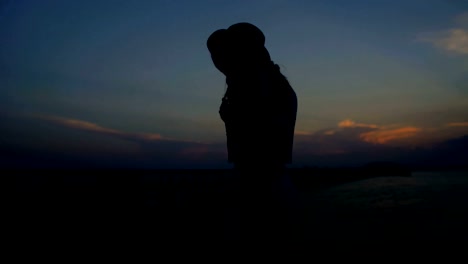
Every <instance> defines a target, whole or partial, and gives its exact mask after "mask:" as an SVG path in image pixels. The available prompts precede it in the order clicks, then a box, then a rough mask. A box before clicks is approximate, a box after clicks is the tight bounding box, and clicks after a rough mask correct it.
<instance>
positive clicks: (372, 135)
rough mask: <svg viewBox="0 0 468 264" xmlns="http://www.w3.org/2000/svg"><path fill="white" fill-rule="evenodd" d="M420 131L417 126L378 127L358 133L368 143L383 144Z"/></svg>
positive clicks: (408, 136) (411, 135)
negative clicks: (377, 128)
mask: <svg viewBox="0 0 468 264" xmlns="http://www.w3.org/2000/svg"><path fill="white" fill-rule="evenodd" d="M420 131H421V129H420V128H417V127H402V128H396V129H380V130H375V131H370V132H365V133H362V134H360V138H361V139H362V140H363V141H365V142H369V143H374V144H385V143H388V142H389V141H394V140H399V139H405V138H410V137H413V136H415V135H416V134H417V133H419V132H420Z"/></svg>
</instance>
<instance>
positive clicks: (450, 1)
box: [0, 0, 468, 168]
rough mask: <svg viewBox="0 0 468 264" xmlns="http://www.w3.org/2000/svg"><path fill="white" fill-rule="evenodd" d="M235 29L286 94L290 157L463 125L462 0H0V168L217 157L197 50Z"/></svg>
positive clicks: (341, 153)
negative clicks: (243, 26)
mask: <svg viewBox="0 0 468 264" xmlns="http://www.w3.org/2000/svg"><path fill="white" fill-rule="evenodd" d="M237 22H250V23H253V24H255V25H257V26H258V27H259V28H260V29H262V31H263V32H264V34H265V36H266V47H267V48H268V50H269V51H270V54H271V56H272V59H273V60H274V61H275V62H276V63H277V64H279V65H280V66H281V68H282V72H283V73H284V74H285V76H286V77H287V78H288V79H289V81H290V83H291V85H292V86H293V88H294V89H295V91H296V93H297V95H298V99H299V108H298V119H297V123H296V135H297V136H296V138H295V148H294V149H295V154H294V155H295V161H294V164H293V165H297V166H302V165H304V164H309V163H310V164H315V165H321V163H320V162H322V158H324V157H331V156H333V157H335V158H336V159H333V158H330V160H329V161H327V162H329V164H334V165H339V164H344V163H347V162H348V163H352V162H351V160H349V159H346V158H344V157H345V156H348V157H349V155H352V156H354V157H356V155H354V154H355V153H361V154H362V155H363V156H362V159H360V160H353V162H363V161H366V160H369V159H370V158H372V157H374V158H375V157H379V158H382V159H392V158H395V157H401V155H403V154H404V153H407V152H405V151H409V150H414V149H415V148H423V147H424V148H431V147H434V146H435V145H437V144H439V143H440V142H445V141H447V140H450V139H455V138H460V137H462V136H463V135H466V134H468V77H467V76H468V2H467V1H465V0H410V1H408V0H356V1H348V0H334V1H330V0H323V1H319V0H317V1H293V0H291V1H280V0H270V1H267V0H264V1H222V0H219V1H202V0H200V1H188V0H187V1H169V0H167V1H162V0H160V1H159V0H154V1H149V0H148V1H141V0H135V1H120V0H81V1H71V0H62V1H60V0H56V1H52V0H41V1H36V0H28V1H27V0H14V1H13V0H10V1H9V0H4V1H1V2H0V154H1V157H0V158H1V162H0V164H3V165H2V166H9V165H12V166H23V167H25V166H26V167H27V166H41V165H44V166H49V165H50V166H56V165H58V164H68V163H69V164H72V166H78V165H79V164H82V165H83V166H87V165H89V164H93V165H96V166H105V167H120V166H124V167H156V168H159V167H168V168H169V167H170V168H176V167H184V168H189V167H210V168H211V167H225V166H227V162H226V150H225V134H224V124H223V123H222V121H221V119H220V118H219V115H218V108H219V105H220V102H221V97H222V95H223V93H224V89H225V82H224V78H223V75H222V74H221V73H219V72H218V71H217V70H216V69H215V67H214V66H213V64H212V62H211V59H210V56H209V53H208V50H207V48H206V44H205V43H206V39H207V38H208V36H209V35H210V34H211V33H212V32H213V31H215V30H216V29H219V28H227V27H228V26H230V25H231V24H234V23H237ZM264 133H268V131H264ZM396 149H398V150H399V151H396ZM377 152H378V153H380V154H379V155H381V156H379V155H377V156H376V154H375V153H377ZM363 153H364V154H363ZM366 153H367V154H366ZM402 153H403V154H402ZM314 160H315V162H314ZM319 161H320V162H319ZM47 164H49V165H47ZM77 164H78V165H77ZM323 164H325V163H323ZM327 164H328V163H327Z"/></svg>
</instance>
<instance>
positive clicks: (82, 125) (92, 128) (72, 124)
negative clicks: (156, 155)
mask: <svg viewBox="0 0 468 264" xmlns="http://www.w3.org/2000/svg"><path fill="white" fill-rule="evenodd" d="M37 117H38V118H40V119H43V120H47V121H49V122H52V123H55V124H58V125H61V126H64V127H69V128H73V129H79V130H84V131H89V132H94V133H99V134H105V135H113V136H118V137H121V138H126V139H140V140H146V141H154V140H162V139H164V138H163V137H162V136H161V135H160V134H155V133H128V132H124V131H120V130H116V129H112V128H107V127H103V126H100V125H98V124H95V123H91V122H88V121H83V120H78V119H70V118H63V117H57V116H37Z"/></svg>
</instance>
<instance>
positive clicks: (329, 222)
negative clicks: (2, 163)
mask: <svg viewBox="0 0 468 264" xmlns="http://www.w3.org/2000/svg"><path fill="white" fill-rule="evenodd" d="M383 168H385V166H384V165H382V164H377V165H376V164H373V165H372V164H371V165H368V166H364V167H359V168H296V169H289V170H288V172H287V173H288V174H289V175H290V176H291V178H292V181H293V184H294V186H295V191H297V193H298V194H299V196H300V197H301V203H302V204H303V212H302V216H301V217H298V219H297V223H296V224H297V226H299V228H300V230H302V231H301V232H300V235H299V236H298V237H296V239H300V240H331V241H337V240H338V241H340V240H378V241H393V240H399V241H401V242H403V241H408V240H410V241H412V240H423V239H424V240H427V239H429V240H440V239H442V240H458V239H463V240H467V239H468V227H467V226H466V225H465V223H466V222H467V221H468V207H467V206H466V203H464V202H468V196H467V195H466V190H468V189H467V187H468V172H467V171H466V170H464V171H463V170H461V171H460V170H448V169H445V170H442V169H440V170H439V171H436V172H434V171H429V172H423V171H418V172H416V175H419V174H421V173H422V174H424V173H436V174H437V173H438V175H439V174H440V175H441V176H438V177H439V178H438V179H443V178H444V177H446V176H444V175H449V176H450V175H452V174H454V173H455V174H454V175H456V177H455V178H454V177H453V176H452V178H450V177H448V178H447V179H448V180H447V181H453V179H458V180H460V179H462V181H461V182H460V181H459V182H452V183H450V184H448V185H444V186H448V187H447V188H445V189H443V188H439V189H440V190H434V189H431V188H434V186H433V185H431V184H426V185H424V186H423V185H421V184H419V183H417V181H420V180H418V179H419V178H421V177H419V178H418V177H416V178H415V177H414V175H415V172H412V171H411V169H409V168H404V167H398V166H395V165H393V166H391V167H388V166H387V167H386V169H383ZM418 173H419V174H418ZM3 175H5V176H3V177H2V179H3V180H4V183H3V184H2V185H3V186H4V187H6V190H7V193H8V194H9V195H8V199H9V202H8V204H9V206H10V208H9V209H11V213H10V214H8V215H9V217H8V218H9V219H10V220H11V227H12V228H11V229H10V230H12V231H13V232H14V233H16V234H17V235H19V234H21V236H19V237H23V238H24V237H29V238H31V239H34V238H40V237H41V236H42V235H47V236H53V237H56V236H58V237H60V238H61V239H65V240H67V239H74V238H77V237H96V238H98V237H100V238H102V239H109V238H112V237H116V238H117V237H119V238H122V237H141V236H142V237H148V238H151V239H153V240H172V239H175V240H179V239H184V240H199V239H201V238H203V239H207V238H209V239H237V238H238V237H237V235H236V234H237V233H236V232H238V231H239V226H238V217H239V216H238V213H237V212H238V211H237V210H238V201H236V199H235V198H234V197H235V194H236V192H238V190H239V189H238V182H237V179H236V176H235V174H234V173H233V171H231V170H16V171H5V172H4V173H3ZM424 177H426V176H423V177H422V178H421V179H424ZM415 179H416V180H415ZM379 182H381V183H379ZM409 182H410V183H411V184H413V183H412V182H414V183H415V184H414V185H411V184H410V185H408V184H409ZM366 184H367V185H369V186H371V187H372V188H373V189H369V188H368V186H367V185H366ZM353 186H356V187H355V188H354V187H353ZM375 186H378V189H375ZM408 186H409V187H408ZM421 186H422V187H424V188H422V187H421ZM437 186H439V187H440V186H442V185H440V184H438V185H437ZM340 188H341V189H340ZM349 188H351V189H349ZM353 188H354V192H355V191H356V190H358V191H359V193H357V194H356V193H353V194H352V192H353V191H350V190H353ZM365 190H367V193H365ZM369 190H370V191H369ZM347 195H348V196H347ZM350 195H351V196H350ZM364 196H365V197H364ZM363 197H364V198H363ZM382 197H383V198H382ZM385 197H386V198H385ZM389 197H390V198H389ZM379 199H380V200H379ZM454 203H456V204H454ZM272 232H274V230H272Z"/></svg>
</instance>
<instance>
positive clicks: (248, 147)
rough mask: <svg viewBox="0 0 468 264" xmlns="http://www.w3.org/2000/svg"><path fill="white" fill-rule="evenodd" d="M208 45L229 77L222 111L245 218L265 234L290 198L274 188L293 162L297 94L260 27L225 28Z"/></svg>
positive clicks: (229, 156) (214, 59)
mask: <svg viewBox="0 0 468 264" xmlns="http://www.w3.org/2000/svg"><path fill="white" fill-rule="evenodd" d="M207 46H208V50H209V51H210V53H211V58H212V60H213V63H214V65H215V66H216V68H217V69H218V70H219V71H221V72H222V73H223V74H224V75H225V76H226V83H227V86H228V87H227V90H226V93H225V95H224V97H223V99H222V104H221V106H220V110H219V114H220V116H221V119H222V120H223V121H224V124H225V128H226V137H227V150H228V161H229V162H231V163H233V164H234V168H235V169H236V170H237V171H238V172H239V173H240V179H241V191H242V192H241V195H242V197H243V201H244V203H243V209H245V211H244V220H245V219H246V218H247V217H249V218H250V219H252V224H251V225H249V227H250V228H251V229H250V230H249V231H252V232H260V230H261V229H264V230H263V232H260V233H261V234H260V233H259V235H260V236H263V235H265V232H266V233H269V234H270V235H271V233H272V232H273V233H274V232H278V225H279V224H280V222H281V221H279V220H280V218H282V217H284V214H285V212H284V211H282V213H281V214H280V215H279V216H273V214H274V212H277V211H278V210H274V209H275V207H277V206H278V203H279V202H284V199H283V200H281V199H280V200H281V201H278V199H277V198H278V196H277V195H274V193H275V191H274V190H273V189H274V188H276V189H278V186H280V185H281V184H279V182H280V181H281V180H282V179H283V178H282V177H285V175H284V168H285V164H287V163H290V162H291V161H292V148H293V138H294V127H295V123H296V113H297V97H296V93H295V92H294V90H293V89H292V87H291V86H290V84H289V82H288V80H287V79H286V78H285V77H284V76H283V74H281V72H280V68H279V66H278V65H276V64H275V63H274V62H273V61H272V60H271V58H270V54H269V52H268V50H267V49H266V48H265V36H264V35H263V33H262V31H261V30H260V29H258V28H257V27H256V26H254V25H252V24H249V23H238V24H234V25H232V26H230V27H229V28H227V29H219V30H217V31H215V32H213V33H212V34H211V35H210V37H209V38H208V41H207ZM283 184H286V183H283ZM275 199H276V200H275ZM270 224H273V225H276V227H272V226H270ZM244 227H245V226H244ZM272 228H273V229H274V230H272Z"/></svg>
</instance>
